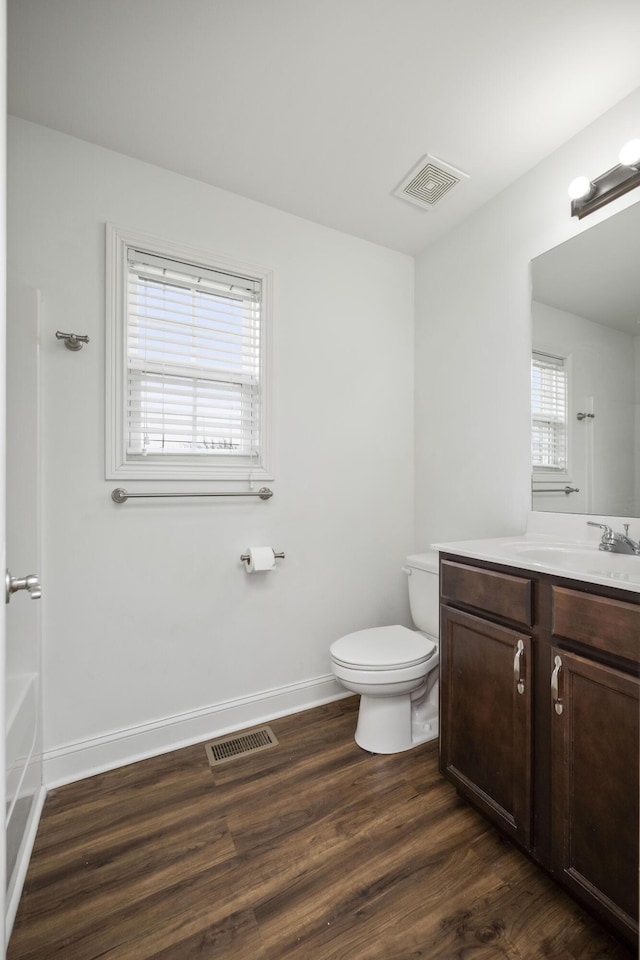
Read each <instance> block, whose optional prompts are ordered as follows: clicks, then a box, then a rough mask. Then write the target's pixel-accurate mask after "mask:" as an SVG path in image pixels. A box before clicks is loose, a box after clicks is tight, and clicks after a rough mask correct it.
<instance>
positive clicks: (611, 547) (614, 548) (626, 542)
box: [587, 520, 640, 556]
mask: <svg viewBox="0 0 640 960" xmlns="http://www.w3.org/2000/svg"><path fill="white" fill-rule="evenodd" d="M587 526H588V527H600V529H601V530H602V531H603V534H602V539H601V540H600V547H599V549H600V550H606V551H607V553H633V554H635V555H636V556H640V543H639V542H638V541H637V540H632V539H631V537H630V536H629V524H628V523H625V524H623V526H624V533H615V532H614V531H613V530H612V529H611V527H609V526H607V524H606V523H594V521H593V520H587Z"/></svg>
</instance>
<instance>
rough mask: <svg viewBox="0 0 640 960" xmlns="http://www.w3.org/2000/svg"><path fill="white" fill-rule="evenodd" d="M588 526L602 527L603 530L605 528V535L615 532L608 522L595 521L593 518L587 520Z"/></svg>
mask: <svg viewBox="0 0 640 960" xmlns="http://www.w3.org/2000/svg"><path fill="white" fill-rule="evenodd" d="M587 526H588V527H600V529H601V530H604V533H603V537H609V536H611V534H612V533H613V530H612V529H611V527H610V526H608V525H607V524H606V523H595V522H594V521H593V520H587Z"/></svg>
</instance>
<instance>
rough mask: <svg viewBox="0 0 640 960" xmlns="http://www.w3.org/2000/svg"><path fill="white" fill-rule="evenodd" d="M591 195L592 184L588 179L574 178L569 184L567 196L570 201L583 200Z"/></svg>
mask: <svg viewBox="0 0 640 960" xmlns="http://www.w3.org/2000/svg"><path fill="white" fill-rule="evenodd" d="M591 193H593V184H592V183H591V180H589V178H588V177H576V178H575V180H572V181H571V183H570V184H569V196H570V197H571V199H572V200H585V199H586V198H587V197H588V196H589V195H590V194H591Z"/></svg>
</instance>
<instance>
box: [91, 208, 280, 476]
mask: <svg viewBox="0 0 640 960" xmlns="http://www.w3.org/2000/svg"><path fill="white" fill-rule="evenodd" d="M107 250H108V265H107V266H108V311H107V324H108V341H107V344H108V351H107V352H108V360H107V362H108V377H107V383H108V386H109V387H110V388H111V390H110V393H111V395H110V399H109V401H108V403H107V465H108V466H107V476H108V477H158V478H168V479H189V478H193V479H207V478H209V479H216V478H226V479H236V480H239V479H250V478H253V477H255V478H264V479H267V478H269V477H270V474H269V470H268V463H267V460H268V457H267V450H268V435H267V433H268V430H267V426H268V424H267V406H268V404H267V400H268V397H267V391H266V389H265V380H266V374H267V345H268V341H267V332H268V306H269V280H270V277H269V274H268V273H266V272H265V271H263V270H260V269H255V268H248V267H246V266H243V265H240V264H237V263H231V262H229V261H224V262H223V261H222V260H221V259H219V258H216V259H215V260H214V259H213V258H211V257H210V256H208V255H206V254H202V253H198V252H195V251H192V250H184V249H183V248H182V249H181V248H179V247H177V246H176V245H174V244H170V243H162V244H159V243H158V241H155V240H150V239H149V238H144V237H140V236H133V235H125V234H124V233H123V231H118V230H116V229H115V228H113V227H109V228H108V242H107Z"/></svg>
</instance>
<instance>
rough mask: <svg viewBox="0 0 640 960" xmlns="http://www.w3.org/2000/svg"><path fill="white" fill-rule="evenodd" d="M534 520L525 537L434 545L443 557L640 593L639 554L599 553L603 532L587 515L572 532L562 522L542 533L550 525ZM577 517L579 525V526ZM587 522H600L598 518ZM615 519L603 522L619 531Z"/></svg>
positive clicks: (571, 529) (620, 527)
mask: <svg viewBox="0 0 640 960" xmlns="http://www.w3.org/2000/svg"><path fill="white" fill-rule="evenodd" d="M535 516H539V515H535ZM535 516H534V520H533V521H532V522H530V523H529V524H528V529H527V532H526V533H524V534H522V535H521V536H516V537H497V538H495V539H489V540H457V541H453V542H448V543H433V544H432V545H431V546H432V549H433V550H438V551H439V552H441V553H455V554H457V555H458V556H461V557H470V558H473V559H475V560H486V561H488V562H489V563H501V564H504V565H505V566H508V567H519V568H520V569H525V570H532V571H535V572H537V573H548V574H552V575H554V576H558V577H567V578H568V579H570V580H580V581H581V582H582V583H597V584H603V585H605V586H607V587H617V588H618V589H620V590H630V591H633V592H635V593H640V556H636V555H633V554H624V553H607V552H606V551H604V550H600V549H599V543H600V533H601V531H599V530H597V529H596V528H595V527H587V526H586V523H585V518H583V517H580V518H575V519H574V522H573V526H572V528H568V527H566V526H564V528H563V524H559V525H557V527H556V529H555V530H554V532H551V531H550V530H546V532H541V531H542V530H545V527H547V526H548V524H547V523H546V522H544V521H542V522H537V521H536V520H535ZM578 519H579V521H580V525H579V526H578V525H577V523H576V522H575V520H578ZM587 519H594V520H596V521H598V522H600V518H598V517H594V518H587ZM615 520H616V518H608V519H607V518H604V519H603V520H602V522H603V523H608V524H609V525H610V526H611V527H613V529H614V530H616V531H618V532H620V531H621V530H622V526H621V525H620V524H618V523H616V522H615ZM630 533H631V534H632V531H630ZM567 534H570V536H567ZM576 535H579V536H576ZM632 535H633V534H632ZM634 539H637V534H636V537H635V538H634Z"/></svg>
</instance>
